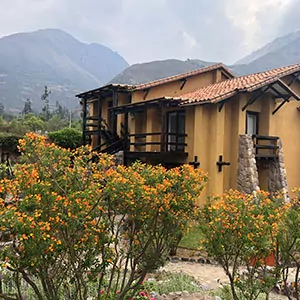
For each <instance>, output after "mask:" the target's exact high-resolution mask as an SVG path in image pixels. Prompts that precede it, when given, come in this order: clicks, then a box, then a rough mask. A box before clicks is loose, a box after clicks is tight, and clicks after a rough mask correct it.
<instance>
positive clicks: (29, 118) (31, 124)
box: [21, 113, 45, 132]
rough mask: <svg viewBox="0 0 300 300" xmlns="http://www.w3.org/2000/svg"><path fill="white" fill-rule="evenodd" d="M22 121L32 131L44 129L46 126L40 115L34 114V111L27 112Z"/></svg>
mask: <svg viewBox="0 0 300 300" xmlns="http://www.w3.org/2000/svg"><path fill="white" fill-rule="evenodd" d="M21 122H22V124H23V125H24V126H25V127H26V128H27V130H28V131H32V132H37V131H43V130H44V127H45V125H44V121H43V120H42V119H40V118H39V117H36V116H34V115H33V114H32V113H28V114H26V115H25V117H24V118H23V119H22V120H21Z"/></svg>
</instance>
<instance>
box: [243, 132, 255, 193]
mask: <svg viewBox="0 0 300 300" xmlns="http://www.w3.org/2000/svg"><path fill="white" fill-rule="evenodd" d="M258 189H259V180H258V172H257V166H256V159H255V149H254V144H253V140H252V136H251V135H248V134H243V135H240V136H239V157H238V190H239V191H241V192H244V193H247V194H251V193H253V192H254V191H256V190H258Z"/></svg>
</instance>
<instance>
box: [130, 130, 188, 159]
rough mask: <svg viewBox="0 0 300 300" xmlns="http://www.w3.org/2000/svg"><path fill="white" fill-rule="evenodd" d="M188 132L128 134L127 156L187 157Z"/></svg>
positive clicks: (136, 157)
mask: <svg viewBox="0 0 300 300" xmlns="http://www.w3.org/2000/svg"><path fill="white" fill-rule="evenodd" d="M186 137H187V134H179V133H161V132H152V133H136V134H129V135H128V144H127V147H126V156H127V157H130V158H135V159H139V158H141V157H176V156H177V157H185V156H187V153H186V152H185V148H186V146H187V144H186V142H185V138H186Z"/></svg>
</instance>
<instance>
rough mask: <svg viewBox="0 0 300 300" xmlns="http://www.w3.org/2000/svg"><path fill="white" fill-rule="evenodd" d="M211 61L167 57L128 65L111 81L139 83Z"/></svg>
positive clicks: (194, 67) (193, 68) (189, 69)
mask: <svg viewBox="0 0 300 300" xmlns="http://www.w3.org/2000/svg"><path fill="white" fill-rule="evenodd" d="M212 64H214V63H212V62H205V61H201V60H197V59H193V60H190V59H189V60H187V61H181V60H177V59H167V60H161V61H153V62H148V63H143V64H135V65H132V66H130V67H128V68H127V69H126V70H124V71H123V72H122V73H120V74H119V75H118V76H116V77H115V78H113V79H112V80H111V82H112V83H127V84H139V83H144V82H147V81H152V80H155V79H160V78H164V77H168V76H172V75H175V74H179V73H184V72H188V71H191V70H195V69H199V68H203V67H206V66H209V65H212Z"/></svg>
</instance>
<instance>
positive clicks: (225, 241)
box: [200, 191, 288, 300]
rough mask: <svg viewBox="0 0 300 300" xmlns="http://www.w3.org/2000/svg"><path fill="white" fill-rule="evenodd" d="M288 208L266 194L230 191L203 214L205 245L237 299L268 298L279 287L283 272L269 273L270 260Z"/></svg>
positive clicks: (208, 204) (277, 270)
mask: <svg viewBox="0 0 300 300" xmlns="http://www.w3.org/2000/svg"><path fill="white" fill-rule="evenodd" d="M287 208H288V205H285V204H284V203H283V202H282V201H281V199H280V198H279V199H273V200H271V199H270V198H269V197H268V194H267V193H265V192H259V193H258V194H257V195H256V197H254V196H253V195H245V194H242V193H240V192H237V191H229V192H226V193H225V194H224V195H222V196H221V197H215V198H212V199H211V200H210V201H209V202H208V203H207V204H206V205H205V207H204V208H203V210H202V211H201V214H200V225H201V229H202V234H203V236H204V240H203V246H204V248H205V250H206V251H207V253H209V254H210V255H211V256H212V257H213V258H214V259H215V260H216V261H217V262H218V263H219V264H220V265H221V266H222V267H223V269H224V271H225V273H226V275H227V276H228V279H229V282H230V287H231V293H232V297H233V299H234V300H238V299H250V300H253V299H256V298H257V297H258V296H259V294H260V293H265V294H266V295H268V294H269V293H270V290H271V288H273V287H274V285H275V284H276V282H277V280H278V278H279V275H280V272H279V269H278V268H275V269H274V272H273V273H272V272H271V271H268V268H267V264H266V258H267V257H268V256H272V257H273V256H274V253H275V252H276V245H277V237H278V235H279V230H278V229H279V224H280V223H281V222H282V218H283V216H284V214H285V212H286V210H287ZM241 267H243V268H241ZM243 269H246V271H245V270H243Z"/></svg>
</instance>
